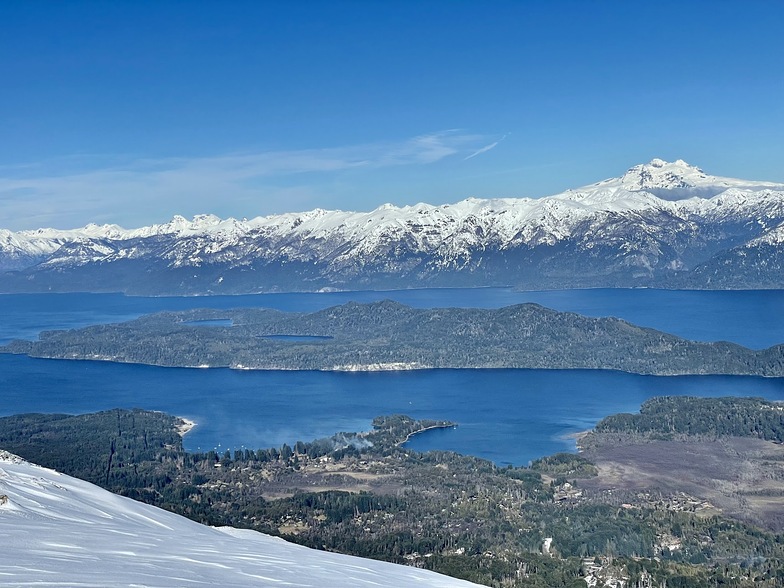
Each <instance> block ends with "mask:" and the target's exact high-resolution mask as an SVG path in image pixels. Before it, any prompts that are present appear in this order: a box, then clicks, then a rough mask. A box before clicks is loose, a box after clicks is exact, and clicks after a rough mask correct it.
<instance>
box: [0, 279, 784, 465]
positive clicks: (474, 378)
mask: <svg viewBox="0 0 784 588" xmlns="http://www.w3.org/2000/svg"><path fill="white" fill-rule="evenodd" d="M383 298H392V299H396V300H399V301H401V302H404V303H406V304H411V305H413V306H418V307H433V306H478V307H485V308H487V307H498V306H504V305H507V304H513V303H517V302H524V301H534V302H538V303H541V304H544V305H546V306H550V307H553V308H557V309H559V310H569V311H578V312H581V313H584V314H589V315H594V316H620V317H621V318H625V319H627V320H631V321H633V322H637V323H640V324H644V325H646V326H653V327H657V328H661V329H664V330H670V331H673V332H677V333H678V334H681V335H683V336H687V337H690V338H694V339H702V340H717V339H727V340H734V341H736V342H739V343H742V344H746V345H748V346H752V347H765V346H768V345H770V344H773V343H776V342H781V341H784V324H782V321H783V320H784V319H782V316H784V312H782V311H784V292H782V291H757V292H671V291H661V290H578V291H554V292H535V293H530V292H529V293H525V292H515V291H512V290H508V289H473V290H408V291H400V292H381V293H379V292H354V293H334V294H332V293H331V294H275V295H272V294H270V295H258V296H241V297H216V298H131V297H125V296H121V295H100V294H99V295H95V294H65V295H13V296H0V305H2V306H1V307H0V308H2V315H0V316H1V317H2V318H1V319H0V339H3V338H4V339H6V340H8V339H11V338H34V337H35V336H37V334H38V332H40V331H41V330H44V329H47V328H74V327H78V326H83V325H86V324H94V323H99V322H114V321H119V320H126V319H128V318H132V317H134V316H138V315H140V314H144V313H147V312H154V311H157V310H177V309H185V308H197V307H212V308H216V307H217V308H230V307H238V306H266V307H274V308H281V309H284V310H315V309H318V308H324V307H327V306H331V305H333V304H339V303H342V302H345V301H347V300H360V301H370V300H378V299H383ZM675 327H677V328H675ZM204 328H209V327H208V326H205V327H204ZM663 394H689V395H698V396H726V395H742V396H762V397H765V398H768V399H771V400H784V379H780V378H768V379H765V378H754V377H741V376H687V377H653V376H638V375H632V374H624V373H620V372H609V371H594V370H574V371H570V370H424V371H412V372H394V373H390V372H383V373H324V372H248V371H235V370H228V369H177V368H157V367H150V366H137V365H124V364H113V363H106V362H88V361H64V360H41V359H31V358H27V357H21V356H11V355H0V398H2V403H0V414H3V415H8V414H14V413H20V412H66V413H72V414H73V413H84V412H92V411H96V410H104V409H109V408H115V407H124V408H132V407H140V408H146V409H152V410H161V411H165V412H168V413H171V414H176V415H179V416H184V417H188V418H190V419H192V420H194V421H196V422H197V423H198V426H197V427H196V428H195V429H194V430H193V431H192V432H191V433H189V434H188V435H187V436H186V446H187V447H188V448H189V449H194V450H195V449H202V450H207V449H213V448H216V447H217V448H220V449H224V448H237V447H250V448H254V449H255V448H258V447H269V446H280V445H281V444H282V443H284V442H285V443H289V444H293V443H294V442H295V441H297V440H310V439H314V438H318V437H324V436H328V435H331V434H333V433H335V432H337V431H356V430H364V429H367V428H369V426H370V421H371V420H372V418H373V417H375V416H378V415H381V414H391V413H406V414H409V415H411V416H414V417H418V418H437V419H449V420H453V421H455V422H457V423H459V426H458V427H457V428H456V429H447V430H438V431H430V432H427V433H425V434H422V435H419V436H416V437H414V438H413V440H412V441H411V442H410V445H411V446H412V447H413V448H415V449H419V450H428V449H447V450H453V451H459V452H462V453H468V454H473V455H478V456H481V457H485V458H488V459H492V460H493V461H496V462H497V463H501V464H506V463H514V464H525V463H527V462H528V461H529V460H531V459H533V458H536V457H539V456H542V455H546V454H549V453H553V452H555V451H561V450H571V449H573V448H574V442H573V440H572V439H570V438H569V435H570V434H571V433H575V432H577V431H581V430H584V429H588V428H590V427H592V426H593V425H594V424H595V423H596V422H597V421H598V420H599V419H601V418H602V417H603V416H606V415H608V414H612V413H616V412H634V411H636V410H638V408H639V406H640V404H641V403H642V402H643V401H644V400H646V399H647V398H650V397H652V396H658V395H663Z"/></svg>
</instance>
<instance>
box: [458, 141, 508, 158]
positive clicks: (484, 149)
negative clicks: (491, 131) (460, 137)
mask: <svg viewBox="0 0 784 588" xmlns="http://www.w3.org/2000/svg"><path fill="white" fill-rule="evenodd" d="M504 139H506V135H504V136H503V137H501V138H500V139H498V141H494V142H493V143H490V144H489V145H485V146H484V147H480V148H479V149H477V150H476V151H474V152H473V153H472V154H471V155H469V156H468V157H465V158H463V161H468V160H469V159H473V158H474V157H476V156H477V155H481V154H482V153H487V152H488V151H490V150H491V149H494V148H495V147H496V146H497V145H498V144H499V143H500V142H501V141H503V140H504Z"/></svg>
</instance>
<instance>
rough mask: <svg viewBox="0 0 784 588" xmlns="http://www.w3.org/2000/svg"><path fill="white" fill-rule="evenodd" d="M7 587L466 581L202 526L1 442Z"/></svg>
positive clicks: (1, 563)
mask: <svg viewBox="0 0 784 588" xmlns="http://www.w3.org/2000/svg"><path fill="white" fill-rule="evenodd" d="M0 528H2V533H0V550H1V551H2V553H3V557H2V559H1V560H0V578H1V579H0V583H2V584H3V585H4V586H33V585H35V586H71V587H77V586H103V587H105V588H111V587H114V586H117V587H120V586H148V587H155V586H159V587H161V588H163V587H167V588H168V587H171V586H208V585H209V586H224V587H232V586H243V587H244V586H260V587H264V586H291V587H306V586H309V587H313V588H330V587H334V588H361V587H365V586H367V587H370V586H373V587H376V588H383V587H388V588H400V587H402V586H419V587H422V588H463V587H464V588H469V587H471V586H476V584H471V583H469V582H465V581H463V580H457V579H455V578H450V577H447V576H443V575H440V574H436V573H433V572H428V571H425V570H419V569H415V568H410V567H406V566H402V565H395V564H391V563H385V562H380V561H375V560H367V559H362V558H358V557H351V556H347V555H340V554H337V553H327V552H324V551H316V550H314V549H308V548H306V547H302V546H300V545H294V544H293V543H288V542H286V541H284V540H282V539H278V538H275V537H270V536H268V535H263V534H261V533H257V532H255V531H249V530H239V529H232V528H228V527H223V528H213V527H206V526H204V525H200V524H198V523H195V522H193V521H190V520H188V519H185V518H183V517H181V516H179V515H175V514H173V513H170V512H167V511H164V510H161V509H159V508H156V507H153V506H149V505H146V504H142V503H140V502H136V501H134V500H131V499H129V498H125V497H122V496H116V495H114V494H111V493H110V492H107V491H105V490H102V489H100V488H98V487H97V486H94V485H92V484H90V483H88V482H84V481H82V480H77V479H75V478H71V477H70V476H66V475H63V474H59V473H57V472H55V471H53V470H50V469H46V468H42V467H39V466H36V465H33V464H30V463H28V462H26V461H24V460H22V459H20V458H18V457H16V456H14V455H11V454H9V453H7V452H4V451H0Z"/></svg>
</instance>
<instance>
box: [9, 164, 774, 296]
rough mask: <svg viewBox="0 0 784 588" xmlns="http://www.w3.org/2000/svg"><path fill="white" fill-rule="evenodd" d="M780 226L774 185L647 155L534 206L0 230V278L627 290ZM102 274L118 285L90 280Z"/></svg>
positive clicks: (478, 202)
mask: <svg viewBox="0 0 784 588" xmlns="http://www.w3.org/2000/svg"><path fill="white" fill-rule="evenodd" d="M782 221H784V185H781V184H774V183H771V182H753V181H748V180H738V179H732V178H724V177H719V176H712V175H709V174H707V173H705V172H704V171H703V170H701V169H700V168H697V167H695V166H692V165H690V164H688V163H686V162H685V161H683V160H680V159H679V160H676V161H674V162H667V161H665V160H663V159H653V160H651V161H650V162H649V163H646V164H640V165H636V166H633V167H631V168H630V169H629V170H627V171H626V172H625V173H624V174H623V175H622V176H620V177H616V178H610V179H607V180H603V181H600V182H597V183H595V184H591V185H588V186H584V187H582V188H576V189H571V190H567V191H566V192H563V193H560V194H556V195H552V196H546V197H542V198H492V199H480V198H475V197H469V198H466V199H464V200H461V201H458V202H454V203H450V204H439V205H432V204H426V203H421V202H420V203H418V204H414V205H407V206H395V205H393V204H389V203H387V204H383V205H381V206H379V207H377V208H375V209H374V210H370V211H364V212H355V211H343V210H324V209H321V208H317V209H314V210H310V211H304V212H289V213H283V214H275V215H269V216H258V217H255V218H251V219H242V220H236V219H234V218H227V219H221V218H219V217H218V216H215V215H213V214H201V215H196V216H194V217H193V219H191V220H188V219H186V218H185V217H183V216H180V215H176V216H174V217H173V218H172V219H171V220H170V221H169V222H166V223H162V224H155V225H151V226H147V227H141V228H138V229H131V230H127V229H123V228H121V227H119V226H117V225H100V226H99V225H94V224H92V225H88V226H86V227H84V228H83V229H72V230H67V231H61V230H55V229H39V230H34V231H20V232H18V233H12V232H10V231H3V230H0V270H2V271H6V272H8V271H15V272H22V273H20V274H19V275H17V276H11V275H9V274H5V275H6V276H7V277H8V281H9V282H10V281H11V280H16V281H17V283H18V285H15V286H14V288H19V289H26V288H31V287H33V288H44V287H45V286H44V285H43V282H41V284H42V285H40V286H39V285H38V284H39V282H33V280H34V279H36V276H37V275H41V276H43V273H38V272H39V270H43V271H44V273H45V271H47V270H51V271H54V270H55V268H57V271H58V272H60V273H59V274H58V276H55V274H53V273H52V274H50V276H51V278H50V277H45V278H44V279H47V280H48V279H52V280H54V279H55V277H56V278H57V279H61V278H60V277H59V276H63V278H62V279H63V282H65V281H67V280H69V279H70V277H69V274H68V272H69V271H70V270H71V269H76V268H82V269H83V271H82V270H79V271H82V273H84V275H93V277H92V278H91V281H90V283H91V284H92V283H94V281H95V280H99V281H101V285H102V287H103V288H109V289H116V288H120V289H122V291H126V290H127V291H131V290H134V291H135V290H136V288H137V286H136V285H135V284H136V282H134V281H133V279H132V278H131V277H129V276H130V275H131V274H128V275H126V274H125V273H124V272H125V271H126V270H124V269H122V268H129V267H131V266H133V267H134V270H133V272H138V271H143V273H142V274H141V276H142V277H144V278H145V279H146V278H148V277H149V276H152V275H153V274H154V275H156V276H159V280H161V281H163V280H171V284H169V285H167V286H166V289H167V291H172V292H178V291H179V289H180V288H182V287H183V284H186V283H187V284H189V285H188V289H189V290H188V291H196V292H203V291H208V292H217V291H223V292H226V291H231V292H246V291H266V290H269V289H276V288H277V289H291V288H294V289H303V288H304V289H319V288H323V287H334V286H338V287H340V288H348V287H353V286H356V287H362V288H364V287H368V286H376V285H378V286H380V287H390V286H393V287H400V286H403V287H409V286H410V285H411V284H412V283H417V284H420V283H437V284H442V283H443V284H450V285H452V284H458V285H464V284H467V285H475V284H479V285H487V284H488V283H503V284H508V283H512V282H511V281H510V280H518V281H519V283H521V284H526V285H527V286H530V287H534V286H535V287H550V286H552V285H560V284H567V285H568V284H573V283H578V282H576V281H575V277H574V276H575V275H577V274H581V275H582V274H584V276H583V277H582V278H581V279H582V281H581V282H579V284H582V285H585V284H591V285H594V284H597V283H598V284H612V285H617V284H621V285H624V284H627V283H631V284H633V285H637V284H638V283H639V282H640V280H641V279H642V278H643V277H644V278H645V279H647V280H649V281H648V282H645V283H646V284H648V283H649V282H650V280H652V279H653V277H657V276H658V273H661V274H662V275H664V274H667V275H669V273H672V271H674V269H673V268H677V269H678V271H679V272H680V271H687V270H688V269H689V268H692V267H694V265H695V264H696V263H701V262H703V261H705V260H706V259H707V258H708V257H710V256H712V255H714V254H716V253H717V252H718V251H720V250H722V249H724V248H726V247H734V246H736V245H738V244H741V243H745V242H748V241H749V240H751V239H754V238H756V237H759V236H760V235H761V234H762V233H763V232H764V231H766V230H768V229H770V228H772V227H773V226H775V225H776V224H778V223H780V222H782ZM115 262H119V263H115ZM111 267H115V268H116V270H113V269H110V268H111ZM90 268H92V269H90ZM196 268H200V269H198V271H196ZM668 268H669V269H668ZM191 269H193V271H192V273H191V274H190V275H186V273H185V272H190V271H191ZM170 270H177V271H178V272H179V271H180V270H182V271H181V272H180V273H175V272H171V273H170V274H167V272H170ZM113 271H116V273H117V276H119V277H118V278H117V280H119V281H120V282H121V285H119V286H118V285H115V284H114V283H112V284H108V282H107V284H103V282H102V280H107V275H109V274H110V273H111V272H113ZM133 272H131V273H133ZM232 272H233V273H232ZM668 272H669V273H668ZM627 274H628V275H627ZM133 275H136V274H133ZM175 275H177V276H178V277H177V278H175V277H174V276H175ZM207 275H209V277H205V276H207ZM620 275H623V276H624V277H623V278H620V277H617V276H620ZM218 276H220V277H221V279H220V280H218ZM542 276H545V277H542ZM547 276H550V277H547ZM596 276H599V277H598V278H597V277H596ZM602 276H611V277H606V278H605V277H602ZM630 276H631V277H630ZM657 279H658V277H657ZM667 279H669V278H667ZM129 283H131V284H132V286H128V284H129ZM650 283H654V282H650ZM656 283H659V282H656ZM0 286H2V285H1V284H0ZM46 287H48V286H46ZM69 287H75V286H69ZM81 287H82V288H84V287H85V286H81ZM9 288H10V287H9ZM155 288H159V286H157V285H156V286H155ZM112 291H114V290H112ZM156 291H157V290H156Z"/></svg>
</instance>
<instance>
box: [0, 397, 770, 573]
mask: <svg viewBox="0 0 784 588" xmlns="http://www.w3.org/2000/svg"><path fill="white" fill-rule="evenodd" d="M183 424H184V423H183V421H182V420H181V419H179V418H176V417H173V416H169V415H165V414H162V413H157V412H149V411H143V410H111V411H105V412H101V413H95V414H88V415H79V416H73V415H41V414H26V415H16V416H12V417H6V418H2V419H0V448H2V449H5V450H8V451H11V452H13V453H16V454H18V455H21V456H22V457H24V458H26V459H29V460H31V461H33V462H36V463H40V464H42V465H45V466H49V467H53V468H56V469H58V470H60V471H63V472H65V473H67V474H70V475H74V476H77V477H81V478H84V479H87V480H89V481H91V482H94V483H96V484H98V485H101V486H103V487H105V488H107V489H109V490H112V491H114V492H118V493H121V494H124V495H126V496H131V497H133V498H136V499H139V500H142V501H144V502H148V503H151V504H155V505H158V506H161V507H163V508H166V509H168V510H172V511H174V512H178V513H181V514H183V515H185V516H187V517H189V518H192V519H195V520H197V521H201V522H204V523H208V524H212V525H232V526H236V527H246V528H253V529H257V530H259V531H263V532H267V533H271V534H275V535H280V536H283V537H285V538H286V539H289V540H292V541H296V542H299V543H302V544H305V545H309V546H311V547H316V548H319V549H327V550H333V551H340V552H344V553H350V554H354V555H361V556H365V557H373V558H379V559H385V560H390V561H395V562H399V563H406V564H409V565H416V566H421V567H426V568H429V569H434V570H437V571H440V572H443V573H447V574H450V575H454V576H458V577H462V578H466V579H470V580H473V581H475V582H479V583H483V584H486V585H488V586H498V587H501V586H521V587H522V586H541V587H548V588H550V587H559V586H570V587H576V586H581V587H584V586H586V580H588V581H596V582H599V581H601V582H602V583H603V582H604V581H606V580H612V579H615V580H623V581H624V582H626V584H625V585H627V586H636V587H641V586H666V587H669V588H673V587H678V586H684V587H685V586H689V587H696V588H700V587H705V588H708V587H711V586H737V587H747V586H748V587H751V586H762V587H773V586H780V585H781V584H782V582H784V535H782V531H784V517H782V516H781V512H782V508H781V507H782V505H784V469H783V468H782V467H781V464H782V463H784V446H782V445H781V440H782V439H783V438H784V407H782V405H780V404H777V403H772V402H767V401H765V400H762V399H757V398H718V399H705V398H686V397H665V398H656V399H652V400H650V401H648V402H646V403H645V404H644V405H643V407H642V409H641V411H640V413H639V414H636V415H614V416H612V417H608V418H606V419H604V420H603V421H601V422H600V423H599V424H598V425H597V426H596V428H595V429H594V431H592V432H590V433H589V434H587V435H584V436H583V437H582V438H581V439H580V444H581V446H582V447H583V452H582V453H581V454H569V453H561V454H556V455H553V456H549V457H546V458H542V459H539V460H536V461H534V462H533V463H531V464H530V465H529V466H528V467H511V466H509V467H499V466H497V465H495V464H493V463H492V462H489V461H486V460H483V459H478V458H474V457H470V456H463V455H458V454H455V453H450V452H440V451H439V452H428V453H417V452H414V451H412V450H410V449H408V448H407V447H406V446H405V440H406V439H407V438H409V437H410V436H411V435H412V434H417V433H418V432H422V431H425V430H427V429H428V428H432V427H451V426H454V425H455V424H454V423H450V422H447V421H418V420H414V419H411V418H409V417H407V416H404V415H393V416H386V417H379V418H377V419H375V420H374V421H373V429H372V430H371V431H365V432H344V433H338V434H336V435H334V436H332V437H329V438H326V439H319V440H313V441H299V442H296V443H293V444H292V445H288V444H284V445H282V446H281V447H276V448H261V449H257V450H252V449H242V450H234V451H229V450H226V451H224V452H222V453H219V452H216V451H208V452H205V453H192V452H187V451H185V450H184V449H183V446H182V438H181V433H182V426H183ZM652 456H655V457H656V459H655V460H653V462H650V459H651V457H652ZM690 456H693V457H690ZM694 459H697V460H699V461H702V462H705V464H707V465H704V466H702V469H701V468H699V467H697V468H694V469H692V470H691V471H690V475H689V476H682V475H680V471H679V468H691V467H692V465H693V464H692V463H691V462H690V460H694ZM635 467H636V468H637V469H634V468H635ZM624 468H625V469H624ZM771 513H773V514H776V513H778V516H771Z"/></svg>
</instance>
